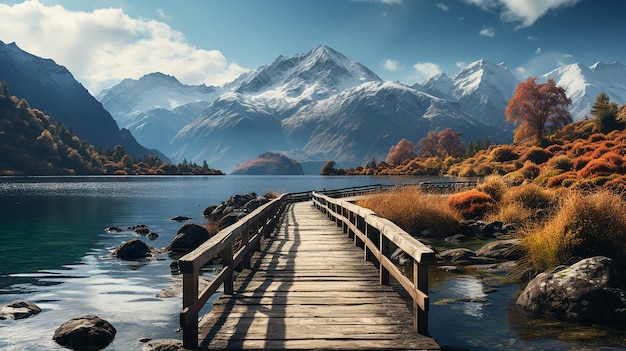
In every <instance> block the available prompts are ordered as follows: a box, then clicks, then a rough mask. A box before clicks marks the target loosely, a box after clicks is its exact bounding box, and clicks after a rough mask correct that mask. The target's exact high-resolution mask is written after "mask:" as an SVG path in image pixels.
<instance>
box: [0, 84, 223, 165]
mask: <svg viewBox="0 0 626 351" xmlns="http://www.w3.org/2000/svg"><path fill="white" fill-rule="evenodd" d="M0 154H2V158H1V159H0V175H91V174H118V175H126V174H223V173H222V172H220V171H218V170H211V169H209V168H208V166H206V167H204V166H202V167H198V166H197V165H189V164H187V163H185V164H182V165H178V166H177V165H172V164H167V163H164V162H163V161H162V160H161V159H160V158H159V157H158V156H155V155H149V156H147V157H145V158H143V159H137V158H134V157H133V156H131V155H129V154H128V153H126V151H125V150H124V148H123V147H122V146H121V145H116V146H115V147H113V148H111V149H108V150H104V151H103V150H102V149H101V148H96V147H95V146H94V145H92V144H89V143H88V142H87V141H85V140H82V139H81V138H79V137H78V136H77V135H76V134H74V133H73V132H72V131H71V130H70V129H69V128H67V127H66V126H65V125H64V124H63V123H62V122H60V121H58V120H57V121H52V119H51V118H50V117H49V116H48V115H46V114H44V113H43V112H42V111H40V110H38V109H33V108H31V107H30V106H29V104H28V102H27V101H26V100H25V99H18V98H17V97H15V96H10V95H9V90H8V85H7V83H6V82H0Z"/></svg>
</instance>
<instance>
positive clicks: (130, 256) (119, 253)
mask: <svg viewBox="0 0 626 351" xmlns="http://www.w3.org/2000/svg"><path fill="white" fill-rule="evenodd" d="M153 251H154V250H153V249H152V248H151V247H150V246H148V245H147V244H146V243H144V242H143V241H141V240H139V239H132V240H129V241H125V242H123V243H121V244H120V245H119V246H118V247H117V248H115V250H113V253H112V254H111V255H112V256H114V257H117V258H121V259H123V260H140V259H144V258H151V257H153Z"/></svg>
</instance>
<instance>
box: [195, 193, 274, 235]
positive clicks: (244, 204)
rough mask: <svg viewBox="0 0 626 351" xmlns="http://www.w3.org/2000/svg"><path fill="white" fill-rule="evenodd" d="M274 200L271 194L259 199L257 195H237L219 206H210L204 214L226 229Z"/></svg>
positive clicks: (209, 219) (210, 220)
mask: <svg viewBox="0 0 626 351" xmlns="http://www.w3.org/2000/svg"><path fill="white" fill-rule="evenodd" d="M272 198H273V196H272V195H270V194H265V195H263V196H258V197H257V195H256V193H247V194H237V195H233V196H231V197H230V198H228V199H227V200H226V201H223V202H222V203H221V204H220V205H219V206H208V207H207V208H206V209H205V210H204V211H203V213H202V214H203V216H204V217H205V218H206V219H207V220H208V221H209V222H214V223H217V224H218V225H219V227H220V228H226V227H228V226H229V225H231V224H233V223H235V222H237V221H238V220H240V219H241V218H243V217H245V216H246V215H247V214H249V213H250V212H252V211H254V210H256V209H257V208H259V207H260V206H262V205H265V204H266V203H268V202H269V201H270V200H271V199H272Z"/></svg>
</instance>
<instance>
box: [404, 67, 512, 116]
mask: <svg viewBox="0 0 626 351" xmlns="http://www.w3.org/2000/svg"><path fill="white" fill-rule="evenodd" d="M518 83H519V80H518V79H517V78H516V77H515V75H514V74H513V73H512V72H511V71H510V70H509V69H508V68H507V67H506V66H505V65H504V63H499V64H494V63H492V62H489V61H486V60H479V61H475V62H472V63H470V64H469V65H467V66H465V67H464V68H463V69H461V70H460V71H459V72H458V73H457V74H455V75H454V76H453V77H452V78H449V77H448V76H447V75H445V74H443V73H442V74H439V75H436V76H434V77H431V78H429V79H428V80H426V81H424V82H421V83H419V84H415V85H413V87H414V88H415V89H417V90H420V91H425V92H428V93H430V94H432V95H434V96H438V97H440V98H444V99H448V100H452V101H457V102H459V104H460V105H461V107H462V108H463V109H464V110H465V112H467V113H470V114H473V115H474V116H476V117H477V118H479V119H481V120H482V121H483V122H485V123H487V124H489V125H493V126H498V127H500V128H505V127H506V125H505V116H504V109H505V108H506V104H507V103H508V101H509V99H510V98H511V96H513V92H514V91H515V88H516V86H517V84H518Z"/></svg>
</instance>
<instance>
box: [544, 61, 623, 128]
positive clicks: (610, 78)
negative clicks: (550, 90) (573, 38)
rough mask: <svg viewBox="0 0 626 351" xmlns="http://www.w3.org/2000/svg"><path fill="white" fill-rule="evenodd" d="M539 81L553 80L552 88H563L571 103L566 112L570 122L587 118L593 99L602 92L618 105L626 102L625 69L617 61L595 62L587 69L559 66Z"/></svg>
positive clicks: (577, 66)
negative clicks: (569, 116)
mask: <svg viewBox="0 0 626 351" xmlns="http://www.w3.org/2000/svg"><path fill="white" fill-rule="evenodd" d="M541 78H542V80H544V81H545V80H547V79H549V78H552V79H554V82H555V83H556V85H558V86H561V87H563V88H564V89H565V92H566V94H567V96H568V97H569V98H570V99H571V100H572V105H571V106H570V112H571V113H572V117H573V118H574V120H577V121H578V120H582V119H585V118H587V117H591V113H590V111H591V108H592V107H593V104H594V103H595V101H596V98H597V97H598V95H600V94H601V93H605V94H607V95H608V96H609V98H610V99H611V100H612V101H614V102H616V103H617V104H618V105H622V104H624V103H626V84H625V83H624V82H626V66H624V65H623V64H621V63H619V62H614V63H611V64H606V63H601V62H598V63H596V64H594V65H592V66H590V67H585V66H583V65H581V64H577V63H576V64H571V65H566V66H562V67H559V68H557V69H555V70H552V71H550V72H548V73H547V74H544V75H543V76H541Z"/></svg>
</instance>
